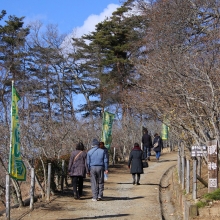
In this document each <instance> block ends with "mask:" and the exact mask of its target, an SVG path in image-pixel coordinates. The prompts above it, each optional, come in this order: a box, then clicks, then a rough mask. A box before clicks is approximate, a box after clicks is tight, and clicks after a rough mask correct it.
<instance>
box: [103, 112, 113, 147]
mask: <svg viewBox="0 0 220 220" xmlns="http://www.w3.org/2000/svg"><path fill="white" fill-rule="evenodd" d="M114 117H115V115H114V114H112V113H109V112H104V114H103V119H102V137H101V140H102V141H103V142H104V143H105V147H106V148H108V149H109V148H110V146H111V142H112V124H113V119H114Z"/></svg>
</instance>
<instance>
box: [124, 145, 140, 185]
mask: <svg viewBox="0 0 220 220" xmlns="http://www.w3.org/2000/svg"><path fill="white" fill-rule="evenodd" d="M142 159H143V151H142V150H141V148H140V146H139V144H138V143H135V144H134V148H133V149H132V150H131V152H130V155H129V161H128V168H129V169H130V173H131V174H132V178H133V182H132V183H133V185H140V177H141V174H142V173H143V164H142ZM136 175H137V178H136Z"/></svg>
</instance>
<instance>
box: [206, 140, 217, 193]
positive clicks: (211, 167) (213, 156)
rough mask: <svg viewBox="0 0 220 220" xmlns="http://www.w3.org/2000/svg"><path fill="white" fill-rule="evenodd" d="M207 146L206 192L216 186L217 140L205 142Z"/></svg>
mask: <svg viewBox="0 0 220 220" xmlns="http://www.w3.org/2000/svg"><path fill="white" fill-rule="evenodd" d="M207 147H208V192H209V193H210V192H213V191H215V190H216V189H217V188H218V141H217V140H213V141H209V142H208V143H207Z"/></svg>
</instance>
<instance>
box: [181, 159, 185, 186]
mask: <svg viewBox="0 0 220 220" xmlns="http://www.w3.org/2000/svg"><path fill="white" fill-rule="evenodd" d="M181 159H182V169H181V171H182V172H181V180H182V189H184V187H185V157H184V156H182V158H181Z"/></svg>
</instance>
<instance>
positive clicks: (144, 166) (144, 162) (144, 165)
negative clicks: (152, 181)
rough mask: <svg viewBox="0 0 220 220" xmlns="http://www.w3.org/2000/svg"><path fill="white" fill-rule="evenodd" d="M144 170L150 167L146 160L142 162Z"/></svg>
mask: <svg viewBox="0 0 220 220" xmlns="http://www.w3.org/2000/svg"><path fill="white" fill-rule="evenodd" d="M142 166H143V168H147V167H149V165H148V162H147V161H146V160H144V161H142Z"/></svg>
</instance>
